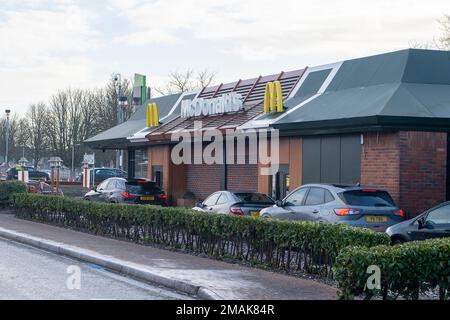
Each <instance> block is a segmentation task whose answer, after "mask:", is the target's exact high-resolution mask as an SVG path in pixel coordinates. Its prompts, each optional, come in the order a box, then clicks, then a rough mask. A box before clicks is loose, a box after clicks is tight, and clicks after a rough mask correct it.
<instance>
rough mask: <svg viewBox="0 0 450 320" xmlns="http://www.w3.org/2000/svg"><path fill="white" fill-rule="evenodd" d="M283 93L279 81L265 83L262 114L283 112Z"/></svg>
mask: <svg viewBox="0 0 450 320" xmlns="http://www.w3.org/2000/svg"><path fill="white" fill-rule="evenodd" d="M283 110H284V106H283V91H282V89H281V83H280V81H274V82H267V84H266V92H265V95H264V112H265V113H268V112H273V111H274V112H283Z"/></svg>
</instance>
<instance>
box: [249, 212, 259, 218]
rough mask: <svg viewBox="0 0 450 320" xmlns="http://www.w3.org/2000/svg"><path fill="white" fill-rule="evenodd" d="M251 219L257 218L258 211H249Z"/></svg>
mask: <svg viewBox="0 0 450 320" xmlns="http://www.w3.org/2000/svg"><path fill="white" fill-rule="evenodd" d="M250 215H251V216H252V217H259V211H250Z"/></svg>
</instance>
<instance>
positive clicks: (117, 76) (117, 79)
mask: <svg viewBox="0 0 450 320" xmlns="http://www.w3.org/2000/svg"><path fill="white" fill-rule="evenodd" d="M114 83H115V86H114V88H115V87H116V85H118V90H117V91H116V97H117V99H116V104H117V124H120V123H121V118H122V114H121V112H120V111H121V110H120V109H121V107H120V103H119V97H120V96H121V94H122V75H121V74H120V73H116V74H114ZM116 168H117V169H119V168H120V150H118V149H117V150H116Z"/></svg>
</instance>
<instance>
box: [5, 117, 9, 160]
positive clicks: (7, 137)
mask: <svg viewBox="0 0 450 320" xmlns="http://www.w3.org/2000/svg"><path fill="white" fill-rule="evenodd" d="M8 152H9V113H8V112H7V113H6V155H5V163H6V165H8Z"/></svg>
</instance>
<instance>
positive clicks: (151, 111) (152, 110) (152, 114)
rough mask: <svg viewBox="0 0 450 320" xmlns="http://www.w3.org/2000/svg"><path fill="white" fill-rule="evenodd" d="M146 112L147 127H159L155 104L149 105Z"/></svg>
mask: <svg viewBox="0 0 450 320" xmlns="http://www.w3.org/2000/svg"><path fill="white" fill-rule="evenodd" d="M146 112H147V113H146V125H147V127H157V126H158V125H159V116H158V106H157V105H156V103H149V104H148V105H147V110H146Z"/></svg>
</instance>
